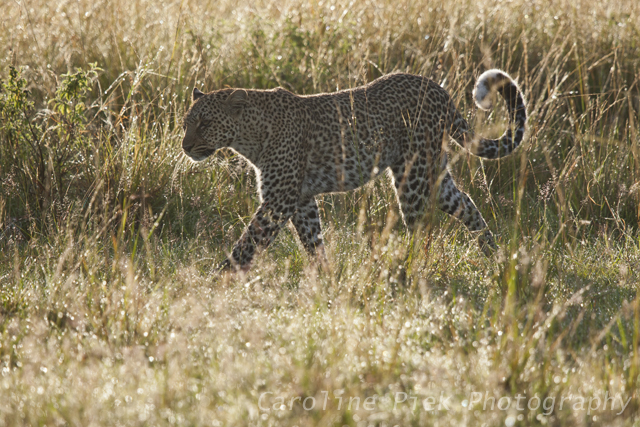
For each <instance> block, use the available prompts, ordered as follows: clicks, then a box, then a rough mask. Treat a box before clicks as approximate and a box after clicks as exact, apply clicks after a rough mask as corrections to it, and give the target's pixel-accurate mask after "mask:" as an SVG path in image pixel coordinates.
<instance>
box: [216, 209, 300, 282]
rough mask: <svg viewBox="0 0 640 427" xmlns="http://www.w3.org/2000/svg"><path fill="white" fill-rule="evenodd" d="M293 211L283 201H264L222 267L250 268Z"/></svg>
mask: <svg viewBox="0 0 640 427" xmlns="http://www.w3.org/2000/svg"><path fill="white" fill-rule="evenodd" d="M293 212H294V208H293V207H288V206H285V205H284V203H282V201H277V200H271V201H265V202H263V203H262V204H261V205H260V207H259V208H258V210H257V211H256V213H255V214H254V215H253V218H252V219H251V222H250V223H249V225H248V226H247V228H246V229H245V230H244V233H242V236H241V237H240V239H239V240H238V241H237V242H236V244H235V245H234V246H233V251H232V252H231V258H230V259H226V260H225V261H224V262H223V263H222V264H221V265H220V268H221V269H228V268H230V267H232V266H234V267H238V268H240V269H242V270H245V271H246V270H248V269H249V266H250V265H251V260H252V259H253V256H254V255H255V253H256V251H259V250H262V249H264V248H266V247H267V246H269V245H270V244H271V242H273V240H274V239H275V238H276V236H277V235H278V232H279V231H280V229H281V228H282V227H283V226H284V224H285V223H286V222H287V220H289V218H291V216H292V215H293Z"/></svg>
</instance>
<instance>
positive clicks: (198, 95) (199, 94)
mask: <svg viewBox="0 0 640 427" xmlns="http://www.w3.org/2000/svg"><path fill="white" fill-rule="evenodd" d="M203 96H204V93H202V92H200V90H199V89H198V88H197V87H194V88H193V94H191V98H192V100H193V101H197V100H198V99H200V98H202V97H203Z"/></svg>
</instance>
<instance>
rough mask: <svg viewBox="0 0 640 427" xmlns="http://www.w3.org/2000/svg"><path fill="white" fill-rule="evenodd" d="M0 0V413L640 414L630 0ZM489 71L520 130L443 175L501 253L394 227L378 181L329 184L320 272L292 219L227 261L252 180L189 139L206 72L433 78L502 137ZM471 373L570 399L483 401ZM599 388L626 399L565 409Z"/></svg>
mask: <svg viewBox="0 0 640 427" xmlns="http://www.w3.org/2000/svg"><path fill="white" fill-rule="evenodd" d="M0 8H1V10H2V14H0V28H1V29H2V30H1V31H0V80H1V82H2V86H1V90H0V120H1V122H0V334H1V335H0V369H1V371H0V374H1V377H0V425H34V426H35V425H38V426H43V425H78V426H88V425H214V426H216V425H309V426H311V425H358V426H360V425H366V426H368V425H380V426H382V425H480V424H482V423H486V424H487V425H543V424H551V425H637V423H638V415H637V413H638V409H639V407H640V401H638V399H639V398H640V396H638V375H639V374H640V371H639V368H640V359H639V357H638V350H639V342H638V333H639V331H640V307H639V305H638V292H639V291H638V281H639V278H640V277H639V276H640V274H639V273H638V272H639V271H640V239H639V238H640V236H639V234H638V218H639V216H640V197H639V190H640V150H639V148H640V137H639V136H638V126H639V125H640V114H639V111H640V89H639V87H638V83H639V79H640V71H639V70H640V67H639V62H640V52H639V51H640V10H639V9H640V6H639V5H638V4H637V2H635V1H632V0H619V1H615V2H593V1H581V0H578V1H571V2H570V1H566V0H559V1H530V2H525V1H522V0H513V1H468V0H455V1H451V2H444V1H441V0H433V1H415V2H411V1H406V0H398V1H396V2H390V1H386V0H383V1H380V2H372V1H369V2H366V1H361V2H356V1H351V2H348V3H347V2H330V1H327V2H324V1H311V2H303V1H300V0H284V1H280V2H275V1H273V0H268V1H258V2H245V1H242V0H240V1H234V2H231V1H205V0H192V1H190V0H181V1H173V2H171V1H168V2H153V1H145V0H132V1H129V2H124V1H121V0H112V1H91V2H89V1H86V0H78V1H50V2H44V1H28V0H22V1H8V0H7V1H5V2H3V3H2V4H1V5H0ZM492 67H498V68H501V69H504V70H506V71H507V72H509V73H510V74H511V75H512V76H514V77H516V78H517V79H518V82H519V83H520V85H521V87H522V88H523V90H524V93H525V96H526V98H527V103H528V109H529V112H530V119H529V132H528V133H529V138H528V141H527V142H526V143H525V144H524V145H523V147H521V148H520V149H519V150H518V151H517V152H516V153H515V154H514V155H513V156H511V157H509V158H505V159H502V160H500V161H497V162H490V161H487V162H482V161H481V160H479V159H477V158H474V157H473V156H469V155H468V154H467V153H465V152H464V151H462V150H460V149H459V148H457V147H455V146H452V151H453V159H454V161H453V165H452V169H453V171H454V175H455V177H456V179H457V181H458V183H459V184H460V186H461V187H462V188H464V189H465V191H467V192H469V194H470V195H471V196H472V197H473V199H474V200H475V201H476V203H477V204H478V207H479V209H480V211H481V212H482V213H483V214H484V216H485V218H486V219H487V221H488V222H489V226H490V228H491V229H492V230H494V232H497V234H498V240H499V244H500V246H501V250H500V252H499V254H498V255H497V256H496V257H495V258H493V259H487V258H484V257H483V256H482V255H480V254H479V253H478V250H477V248H476V245H475V242H474V241H473V239H472V238H471V236H469V235H468V233H467V232H466V231H465V230H464V227H461V226H460V224H458V223H457V222H455V221H452V220H451V219H450V218H448V217H447V216H446V215H444V214H441V213H439V212H435V213H434V215H433V218H432V222H431V227H427V228H426V229H425V230H424V231H423V232H421V233H418V234H416V235H415V236H409V235H407V234H406V233H405V231H404V229H403V228H402V226H401V223H400V222H399V220H398V211H397V206H396V202H395V198H394V196H393V193H392V190H391V188H390V187H389V185H388V184H389V183H388V182H385V180H384V179H383V180H380V181H378V182H375V183H373V184H371V185H369V186H367V187H366V188H363V189H361V190H359V191H356V192H353V193H349V194H344V195H330V196H324V197H323V198H322V200H321V201H320V207H321V214H322V216H323V221H324V225H325V228H326V229H327V230H326V233H325V236H326V240H327V249H328V256H329V259H330V268H329V270H328V271H318V270H317V269H316V268H315V267H314V266H313V264H311V263H310V262H309V260H308V259H307V257H306V255H305V254H304V251H302V250H301V248H300V247H299V245H298V243H297V242H296V240H295V238H294V234H293V233H292V232H290V231H288V230H284V231H283V232H282V233H281V235H280V236H279V237H278V239H277V240H276V242H275V243H274V244H273V246H272V247H270V248H269V249H268V250H267V251H265V252H264V253H262V254H261V255H259V256H258V257H257V259H256V262H255V263H254V267H253V269H252V270H251V272H249V273H248V274H247V275H236V276H219V275H217V274H216V273H215V270H214V266H215V265H217V264H218V262H219V261H221V260H222V259H223V258H224V257H225V255H226V254H227V253H228V251H230V250H231V246H232V244H233V241H234V240H235V239H236V238H237V237H238V236H239V235H240V233H241V231H242V228H243V227H244V225H245V224H246V222H247V221H248V219H249V218H250V216H251V214H252V213H253V211H254V210H255V208H256V207H257V197H256V196H255V177H254V175H253V171H252V169H251V168H249V167H247V165H246V163H245V162H244V161H243V160H242V159H240V158H238V157H237V156H234V155H233V153H231V152H221V153H218V154H217V155H216V156H214V157H213V158H212V159H211V160H208V161H207V162H205V163H204V164H197V165H196V164H193V163H191V162H190V161H188V160H187V159H185V157H184V156H183V155H182V153H181V150H180V141H181V138H182V135H181V118H182V116H183V114H184V112H185V111H186V109H187V108H188V106H189V95H190V93H191V90H192V89H193V87H194V86H195V87H198V88H200V89H202V90H204V91H210V90H214V89H219V88H222V87H225V86H231V87H247V88H272V87H276V86H282V87H284V88H287V89H289V90H291V91H294V92H296V93H300V94H309V93H316V92H321V91H328V92H330V91H334V90H337V89H344V88H349V87H354V86H357V85H360V84H363V83H366V82H368V81H371V80H373V79H374V78H376V77H378V76H380V75H383V74H385V73H389V72H393V71H404V72H411V73H418V74H422V75H424V76H427V77H429V78H431V79H433V80H435V81H436V82H438V83H439V84H441V85H442V86H443V87H445V88H446V89H447V90H448V91H449V92H450V93H451V95H452V96H453V98H454V99H455V100H456V103H457V105H458V107H459V108H460V109H461V110H462V111H464V112H465V114H468V117H469V119H470V120H471V121H473V122H474V123H476V128H477V129H478V130H479V132H482V133H483V134H486V135H487V136H490V135H498V134H499V133H500V132H501V129H503V127H504V126H505V121H504V118H505V117H506V115H505V109H504V107H503V106H499V107H498V108H497V109H496V110H495V112H491V113H489V114H485V113H483V112H478V111H476V109H475V107H474V106H473V102H472V99H471V90H472V88H473V84H474V83H475V79H476V77H477V76H478V75H479V74H480V73H481V72H482V71H484V70H486V69H488V68H492ZM265 392H271V393H273V394H272V395H269V396H270V397H269V400H268V402H269V405H275V406H274V407H272V409H271V410H269V411H262V410H260V408H259V407H258V400H259V397H260V395H261V394H262V393H265ZM471 392H481V393H483V394H484V393H485V392H486V393H488V396H496V397H497V399H496V400H498V399H499V398H500V397H502V396H510V397H515V396H517V395H518V394H520V395H526V396H527V398H528V399H529V398H532V397H533V396H538V397H540V398H541V399H543V400H544V399H546V398H549V399H551V398H553V399H555V405H554V407H553V409H552V410H545V409H543V408H542V407H539V408H537V409H535V410H532V409H529V408H526V409H525V410H523V411H520V410H518V409H516V408H515V407H511V408H510V409H509V410H505V411H501V410H498V409H496V410H494V411H490V410H483V408H482V405H479V406H478V405H476V406H475V407H468V406H464V405H463V403H464V401H465V399H466V400H467V404H468V400H469V396H470V393H471ZM398 393H407V395H410V396H416V397H417V398H418V399H420V402H422V401H423V399H425V398H427V397H434V398H435V399H436V402H437V401H438V397H439V396H440V394H441V393H444V394H445V395H447V396H451V397H452V399H451V402H452V404H451V405H450V406H451V408H450V409H449V410H441V411H437V412H432V411H427V410H425V409H424V408H423V407H420V406H418V407H417V409H416V408H414V407H413V406H412V405H411V404H409V403H407V404H399V405H394V399H395V398H396V396H401V394H400V395H398ZM605 393H607V394H608V395H609V396H611V395H615V394H620V395H621V396H623V397H624V400H625V402H626V399H629V398H630V399H631V400H630V401H629V406H627V408H626V410H625V411H624V412H623V413H622V414H620V415H618V414H617V413H618V412H619V411H620V409H618V410H616V411H611V410H598V411H589V410H587V407H586V406H584V408H582V409H581V408H580V407H579V406H578V407H574V405H573V403H571V404H568V403H565V405H564V407H563V408H560V404H559V402H560V399H561V398H562V397H567V396H570V395H571V396H583V397H584V398H585V399H589V398H591V399H593V398H595V397H599V398H601V399H602V398H604V396H605ZM278 396H284V397H286V402H285V409H284V410H277V406H278V405H277V401H276V398H277V397H278ZM325 396H328V399H329V403H328V404H327V406H326V409H322V408H320V402H323V401H324V399H325ZM340 396H344V397H345V399H348V398H349V397H360V398H361V399H362V400H363V401H364V399H366V398H367V397H372V396H373V397H374V398H375V399H376V402H377V403H376V405H375V410H373V411H368V410H366V409H365V408H364V406H363V405H360V406H359V407H358V408H357V409H356V408H355V407H351V408H349V407H348V406H346V404H345V405H343V406H342V407H340V408H338V405H337V402H338V400H337V397H340ZM295 397H300V398H301V399H300V400H298V401H297V403H295V404H294V405H293V406H292V407H291V409H289V406H288V405H289V400H290V399H291V398H295ZM308 397H314V398H315V399H316V401H317V402H318V403H317V404H316V407H315V408H314V409H313V410H309V411H307V410H304V409H303V407H302V405H301V403H300V402H301V401H304V399H306V398H308ZM409 402H410V401H409ZM573 402H575V401H573ZM274 408H276V409H274ZM583 409H584V410H583Z"/></svg>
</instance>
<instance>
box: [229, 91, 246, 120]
mask: <svg viewBox="0 0 640 427" xmlns="http://www.w3.org/2000/svg"><path fill="white" fill-rule="evenodd" d="M248 96H249V94H248V93H247V91H246V90H244V89H236V90H234V91H233V92H231V95H229V97H228V98H227V101H226V102H227V110H228V111H229V114H230V115H231V116H232V117H238V116H239V115H240V113H242V110H243V109H244V106H245V105H246V104H247V97H248Z"/></svg>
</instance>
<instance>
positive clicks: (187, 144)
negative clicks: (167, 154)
mask: <svg viewBox="0 0 640 427" xmlns="http://www.w3.org/2000/svg"><path fill="white" fill-rule="evenodd" d="M193 145H194V144H193V142H192V141H190V140H189V139H188V138H187V137H184V138H183V139H182V149H183V150H184V152H185V153H188V152H189V151H191V149H192V148H193Z"/></svg>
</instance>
